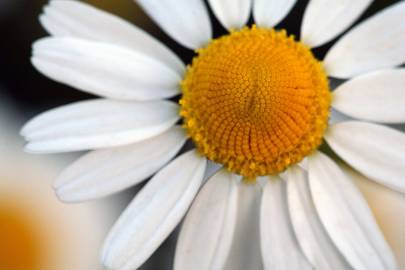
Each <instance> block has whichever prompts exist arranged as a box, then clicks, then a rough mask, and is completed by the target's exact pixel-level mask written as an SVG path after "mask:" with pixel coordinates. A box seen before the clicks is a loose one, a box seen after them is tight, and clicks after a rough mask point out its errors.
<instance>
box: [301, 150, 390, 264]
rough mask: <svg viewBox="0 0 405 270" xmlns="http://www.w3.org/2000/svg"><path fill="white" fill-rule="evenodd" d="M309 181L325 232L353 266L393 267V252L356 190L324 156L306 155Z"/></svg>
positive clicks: (320, 154) (316, 154)
mask: <svg viewBox="0 0 405 270" xmlns="http://www.w3.org/2000/svg"><path fill="white" fill-rule="evenodd" d="M308 166H309V171H308V173H309V183H310V189H311V193H312V197H313V199H314V203H315V207H316V209H317V211H318V214H319V217H320V219H321V221H322V223H323V225H324V226H325V229H326V231H327V232H328V233H329V236H330V237H331V238H332V240H333V242H334V243H335V245H336V246H337V248H338V249H339V250H340V252H341V253H342V254H343V256H345V258H346V259H347V261H348V262H349V263H350V265H351V266H352V267H353V268H354V269H358V270H363V269H364V270H367V269H375V270H377V269H384V270H389V269H396V266H395V260H394V257H393V254H392V252H391V250H390V248H389V246H388V244H387V243H386V242H385V239H384V237H383V235H382V233H381V232H380V230H379V228H378V226H377V224H376V222H375V220H374V217H373V214H372V212H371V211H370V209H369V208H368V205H367V203H366V202H365V200H364V198H363V197H362V195H361V193H360V192H359V190H358V189H357V188H356V187H355V186H354V184H353V183H352V182H351V180H350V179H349V178H348V177H347V176H346V175H345V174H344V173H343V172H342V171H341V170H340V169H339V167H338V166H337V165H336V164H335V163H334V162H333V161H332V160H331V159H330V158H328V157H327V156H325V155H324V154H322V153H320V152H317V153H315V154H314V155H312V156H310V157H309V158H308Z"/></svg>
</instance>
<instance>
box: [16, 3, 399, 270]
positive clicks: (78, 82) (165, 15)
mask: <svg viewBox="0 0 405 270" xmlns="http://www.w3.org/2000/svg"><path fill="white" fill-rule="evenodd" d="M208 2H209V4H210V7H211V9H212V11H213V13H214V14H215V15H216V17H217V18H218V20H219V21H220V22H221V23H222V24H223V26H224V27H226V28H227V29H229V30H230V32H229V34H227V35H224V36H221V37H218V38H215V39H212V28H211V23H210V19H209V15H208V10H207V7H206V5H205V4H204V2H203V1H202V0H159V1H158V0H138V1H137V3H138V4H139V5H140V6H141V7H142V8H143V9H144V10H145V12H146V13H147V14H149V15H150V17H151V18H152V19H153V20H154V21H155V22H156V23H157V24H158V25H159V26H160V27H161V28H162V29H163V30H164V31H165V32H166V33H167V34H168V35H170V36H171V37H172V38H173V39H174V40H176V41H177V42H178V43H179V44H181V45H183V46H185V47H187V48H189V49H193V50H196V53H197V55H196V56H195V57H194V59H193V61H192V63H188V64H189V65H188V66H187V67H186V66H185V65H184V64H183V63H182V61H181V60H180V59H179V58H178V57H177V56H176V55H174V54H173V53H172V52H171V51H170V50H169V49H167V48H166V47H165V46H164V45H163V44H162V43H160V42H159V41H157V40H155V39H154V38H152V37H151V36H149V35H148V34H147V33H145V32H143V31H142V30H141V29H139V28H137V27H136V26H133V25H131V24H129V23H128V22H126V21H123V20H121V19H119V18H117V17H115V16H113V15H111V14H107V13H105V12H103V11H101V10H97V9H95V8H93V7H90V6H88V5H86V4H83V3H80V2H77V1H67V0H53V1H51V2H50V4H49V5H48V6H47V7H46V8H45V10H44V14H43V15H41V17H40V20H41V22H42V25H43V26H44V27H45V28H46V29H47V30H48V31H49V33H50V34H51V35H52V36H51V37H48V38H44V39H41V40H39V41H37V42H36V43H35V44H34V46H33V57H32V62H33V64H34V66H35V67H36V68H37V69H38V70H39V71H40V72H42V73H43V74H45V75H47V76H48V77H50V78H52V79H54V80H56V81H59V82H62V83H65V84H68V85H70V86H72V87H75V88H77V89H80V90H82V91H86V92H89V93H92V94H96V95H99V96H101V97H102V98H100V99H93V100H89V101H83V102H78V103H75V104H72V105H68V106H64V107H61V108H57V109H54V110H51V111H49V112H46V113H44V114H42V115H40V116H38V117H36V118H34V119H33V120H31V121H30V122H29V123H27V125H26V126H25V127H24V128H23V129H22V135H24V136H25V137H26V139H27V140H28V144H27V146H26V149H27V151H30V152H36V153H53V152H67V151H80V150H92V151H91V152H90V153H88V154H86V155H84V156H83V157H82V158H80V159H79V160H78V161H76V162H75V163H74V164H72V165H71V166H70V167H68V168H67V169H66V170H65V171H64V172H62V174H61V176H60V177H59V179H58V180H57V181H56V183H55V188H56V190H57V193H58V195H59V197H60V198H61V199H62V200H64V201H70V202H77V201H83V200H88V199H94V198H98V197H102V196H106V195H109V194H111V193H114V192H118V191H120V190H123V189H125V188H128V187H130V186H132V185H135V184H138V183H140V182H141V181H142V180H144V179H145V178H148V177H149V176H152V175H154V176H153V177H152V179H151V180H150V181H149V182H148V183H147V184H146V185H145V186H144V187H143V189H142V190H141V191H140V192H139V193H138V194H137V195H136V197H135V198H134V200H133V201H132V202H131V203H130V205H129V206H128V208H127V209H126V210H125V211H124V213H123V214H122V216H121V217H120V218H119V220H118V221H117V223H116V224H115V225H114V227H113V228H112V230H111V232H110V234H109V236H108V237H107V240H106V243H105V246H104V249H103V252H102V261H103V263H104V264H105V265H106V266H107V267H109V268H111V269H135V268H137V267H139V266H140V265H142V263H143V262H144V261H145V260H146V259H147V258H148V257H149V256H150V255H151V254H152V253H153V252H154V251H155V250H156V249H157V247H158V246H159V245H160V244H161V243H162V242H163V241H164V239H165V238H166V237H167V236H168V235H169V234H170V233H171V231H172V230H173V229H174V228H175V227H176V226H177V225H178V224H179V223H180V222H181V220H182V218H183V216H184V215H185V214H186V212H187V210H188V208H189V207H190V205H191V204H192V206H191V208H190V211H189V213H188V214H187V217H186V218H185V221H184V223H183V226H182V229H181V233H180V236H179V240H178V245H177V250H176V257H175V263H174V268H175V269H176V270H182V269H261V268H264V269H314V268H315V269H322V270H323V269H350V268H354V269H396V263H395V259H394V257H393V255H392V252H391V250H390V247H389V246H388V244H387V243H386V241H385V239H384V237H383V235H382V234H381V232H380V231H379V228H378V226H377V224H376V222H375V220H374V218H373V216H372V213H371V211H370V210H369V208H368V206H367V204H366V202H365V200H364V199H363V198H362V196H361V194H360V192H359V191H358V190H357V189H356V187H355V186H354V184H353V183H352V182H351V179H350V178H349V177H348V176H347V175H346V174H345V173H344V172H343V171H342V170H341V168H340V167H339V166H338V165H337V164H336V163H335V162H334V161H333V160H332V159H331V158H329V157H328V156H327V155H325V154H323V153H321V152H320V151H319V147H320V146H321V144H322V143H323V141H324V140H325V141H326V142H327V143H328V144H329V146H330V147H331V148H332V149H333V150H334V151H335V152H336V153H337V154H338V155H339V156H340V157H341V158H342V159H344V160H345V161H347V163H349V164H350V165H351V166H352V167H354V168H355V169H357V170H358V171H359V172H361V173H363V174H364V175H366V176H368V177H369V178H371V179H373V180H375V181H377V182H379V183H382V184H384V185H386V186H388V187H390V188H392V189H395V190H397V191H400V192H404V191H405V184H404V183H405V182H404V181H402V180H403V179H402V178H403V175H404V174H405V166H404V165H405V157H404V155H403V153H404V152H405V135H404V134H402V133H401V132H399V131H397V130H395V129H393V128H390V127H386V126H384V125H383V124H395V123H402V122H404V121H405V112H404V106H403V104H404V100H405V95H404V91H403V89H402V88H403V87H402V85H403V83H404V78H405V70H404V69H402V68H395V67H396V66H399V65H400V64H402V63H403V62H404V61H405V35H404V34H403V33H404V31H405V24H404V23H403V17H404V16H405V2H404V1H401V2H400V3H398V4H396V5H393V6H391V7H388V8H386V9H385V10H383V11H381V12H380V13H378V14H376V15H374V16H372V17H371V18H369V19H367V20H366V21H364V22H362V23H360V24H359V25H357V26H355V27H354V28H353V29H351V30H350V31H349V32H348V33H346V34H345V35H344V36H343V37H342V38H341V39H340V40H339V41H338V42H337V43H336V44H335V45H334V46H333V47H332V48H331V49H330V51H329V52H328V53H327V55H326V57H325V58H324V59H323V61H322V62H321V61H320V60H318V59H316V58H315V57H314V55H313V54H312V52H311V48H314V47H317V46H320V45H322V44H325V43H327V42H329V41H331V40H332V39H334V38H335V37H337V36H338V35H339V34H341V33H342V32H343V31H345V30H346V29H347V28H348V27H349V26H350V25H351V24H352V23H353V22H354V21H355V20H356V19H357V18H358V17H359V16H360V15H361V14H362V13H363V11H364V10H365V9H366V8H367V7H368V6H369V4H370V3H371V1H370V0H359V1H320V0H319V1H318V0H312V1H310V2H309V4H308V7H307V9H306V11H305V14H304V18H303V24H302V28H301V29H302V31H301V39H300V41H297V40H296V39H295V38H294V37H293V36H289V35H288V33H287V32H286V31H285V30H279V29H277V30H276V29H274V28H273V27H274V26H275V25H276V24H277V23H278V22H280V21H281V20H282V19H283V18H284V17H285V16H286V15H287V14H288V12H289V11H290V10H291V9H292V7H293V6H294V4H295V2H296V1H293V0H290V1H270V0H268V1H266V0H255V1H250V0H239V1H231V0H229V1H224V0H210V1H208ZM251 11H253V17H254V20H255V23H256V25H252V26H245V24H246V23H247V21H248V19H249V16H250V14H251ZM328 77H334V78H340V79H347V82H344V83H343V84H341V85H340V86H339V87H337V89H334V91H333V92H332V91H331V90H332V89H331V87H330V85H329V80H328ZM175 96H180V98H179V102H178V104H176V103H175V102H172V101H168V100H167V99H169V98H172V97H175ZM165 99H166V100H165ZM332 108H333V109H334V110H336V111H337V112H338V113H337V114H339V112H340V113H343V114H344V115H346V116H347V117H345V118H344V121H340V120H341V118H340V117H337V116H335V114H331V111H332ZM179 120H181V126H180V125H176V123H178V122H179ZM187 139H189V140H191V141H192V142H193V143H194V145H195V150H191V151H188V152H186V153H184V154H182V155H180V156H179V157H177V158H175V156H176V154H177V153H178V152H179V151H180V149H181V148H182V147H183V145H184V143H185V142H186V140H187ZM172 159H173V160H172ZM171 160H172V161H171ZM208 160H210V161H214V162H216V163H217V164H220V165H221V166H222V169H220V170H219V171H218V172H216V173H215V174H214V175H213V176H212V177H210V178H209V179H208V180H207V183H206V184H204V186H203V187H202V189H201V191H200V192H199V190H200V187H201V186H202V185H203V183H204V181H205V180H206V179H205V178H206V177H204V175H205V172H206V169H207V161H208ZM166 164H167V165H166ZM155 173H156V174H155ZM194 198H195V200H194ZM193 200H194V202H193ZM192 202H193V203H192Z"/></svg>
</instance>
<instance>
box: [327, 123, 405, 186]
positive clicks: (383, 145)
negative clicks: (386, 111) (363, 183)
mask: <svg viewBox="0 0 405 270" xmlns="http://www.w3.org/2000/svg"><path fill="white" fill-rule="evenodd" d="M325 139H326V141H327V142H328V144H329V145H330V146H331V147H332V149H333V150H334V151H335V152H336V153H337V154H338V155H339V156H340V157H341V158H343V159H344V160H346V162H348V163H349V164H350V165H351V166H352V167H354V168H355V169H356V170H358V171H360V172H361V173H363V174H364V175H366V176H367V177H369V178H371V179H373V180H375V181H377V182H379V183H381V184H383V185H385V186H388V187H390V188H392V189H395V190H397V191H400V192H405V181H404V180H405V179H404V176H405V135H404V134H403V133H402V132H400V131H397V130H394V129H392V128H388V127H384V126H380V125H376V124H371V123H365V122H356V121H350V122H343V123H338V124H335V125H333V126H330V127H329V130H328V132H327V133H326V135H325Z"/></svg>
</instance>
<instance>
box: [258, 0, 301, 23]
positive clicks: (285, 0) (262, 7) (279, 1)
mask: <svg viewBox="0 0 405 270" xmlns="http://www.w3.org/2000/svg"><path fill="white" fill-rule="evenodd" d="M296 2H297V0H254V3H253V17H254V19H255V22H256V24H257V25H259V26H261V27H269V28H271V27H274V26H275V25H276V24H278V23H279V22H281V21H282V20H283V19H284V18H285V17H286V16H287V14H288V13H289V12H290V11H291V9H292V8H293V7H294V5H295V3H296Z"/></svg>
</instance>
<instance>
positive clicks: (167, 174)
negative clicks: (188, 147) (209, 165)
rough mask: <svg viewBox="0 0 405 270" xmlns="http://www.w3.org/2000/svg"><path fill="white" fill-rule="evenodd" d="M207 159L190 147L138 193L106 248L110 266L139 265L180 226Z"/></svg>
mask: <svg viewBox="0 0 405 270" xmlns="http://www.w3.org/2000/svg"><path fill="white" fill-rule="evenodd" d="M205 166H206V160H205V159H204V158H202V157H200V156H199V155H198V154H197V153H196V152H195V151H190V152H187V153H185V154H183V155H182V156H180V157H179V158H177V159H176V160H174V161H173V162H172V163H170V164H169V165H168V166H166V167H165V168H164V169H163V170H161V171H160V172H159V173H158V174H156V175H155V176H154V177H153V178H152V179H151V180H150V181H149V182H148V184H146V186H145V187H144V188H143V189H142V190H141V191H140V192H139V193H138V194H137V195H136V197H135V198H134V200H133V201H132V202H131V203H130V205H129V206H128V207H127V209H126V210H125V211H124V213H123V214H122V215H121V217H120V218H119V219H118V221H117V222H116V224H115V225H114V227H113V228H112V229H111V231H110V233H109V235H108V237H107V239H106V242H105V245H104V248H103V252H102V261H103V262H104V264H105V265H106V266H107V267H108V268H109V269H120V270H124V269H128V270H129V269H136V268H138V267H139V266H140V265H141V264H142V263H144V262H145V260H146V259H148V257H149V256H150V255H151V254H152V253H153V252H154V251H155V250H156V249H157V248H158V247H159V245H160V244H161V243H162V242H163V241H164V240H165V238H166V237H167V236H168V235H169V234H170V232H171V231H172V230H173V229H174V228H175V227H176V226H177V224H178V223H179V222H180V220H181V219H182V217H183V215H184V214H185V213H186V211H187V209H188V207H189V206H190V204H191V202H192V200H193V199H194V196H195V195H196V193H197V191H198V189H199V188H200V185H201V182H202V179H203V176H204V170H205Z"/></svg>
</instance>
